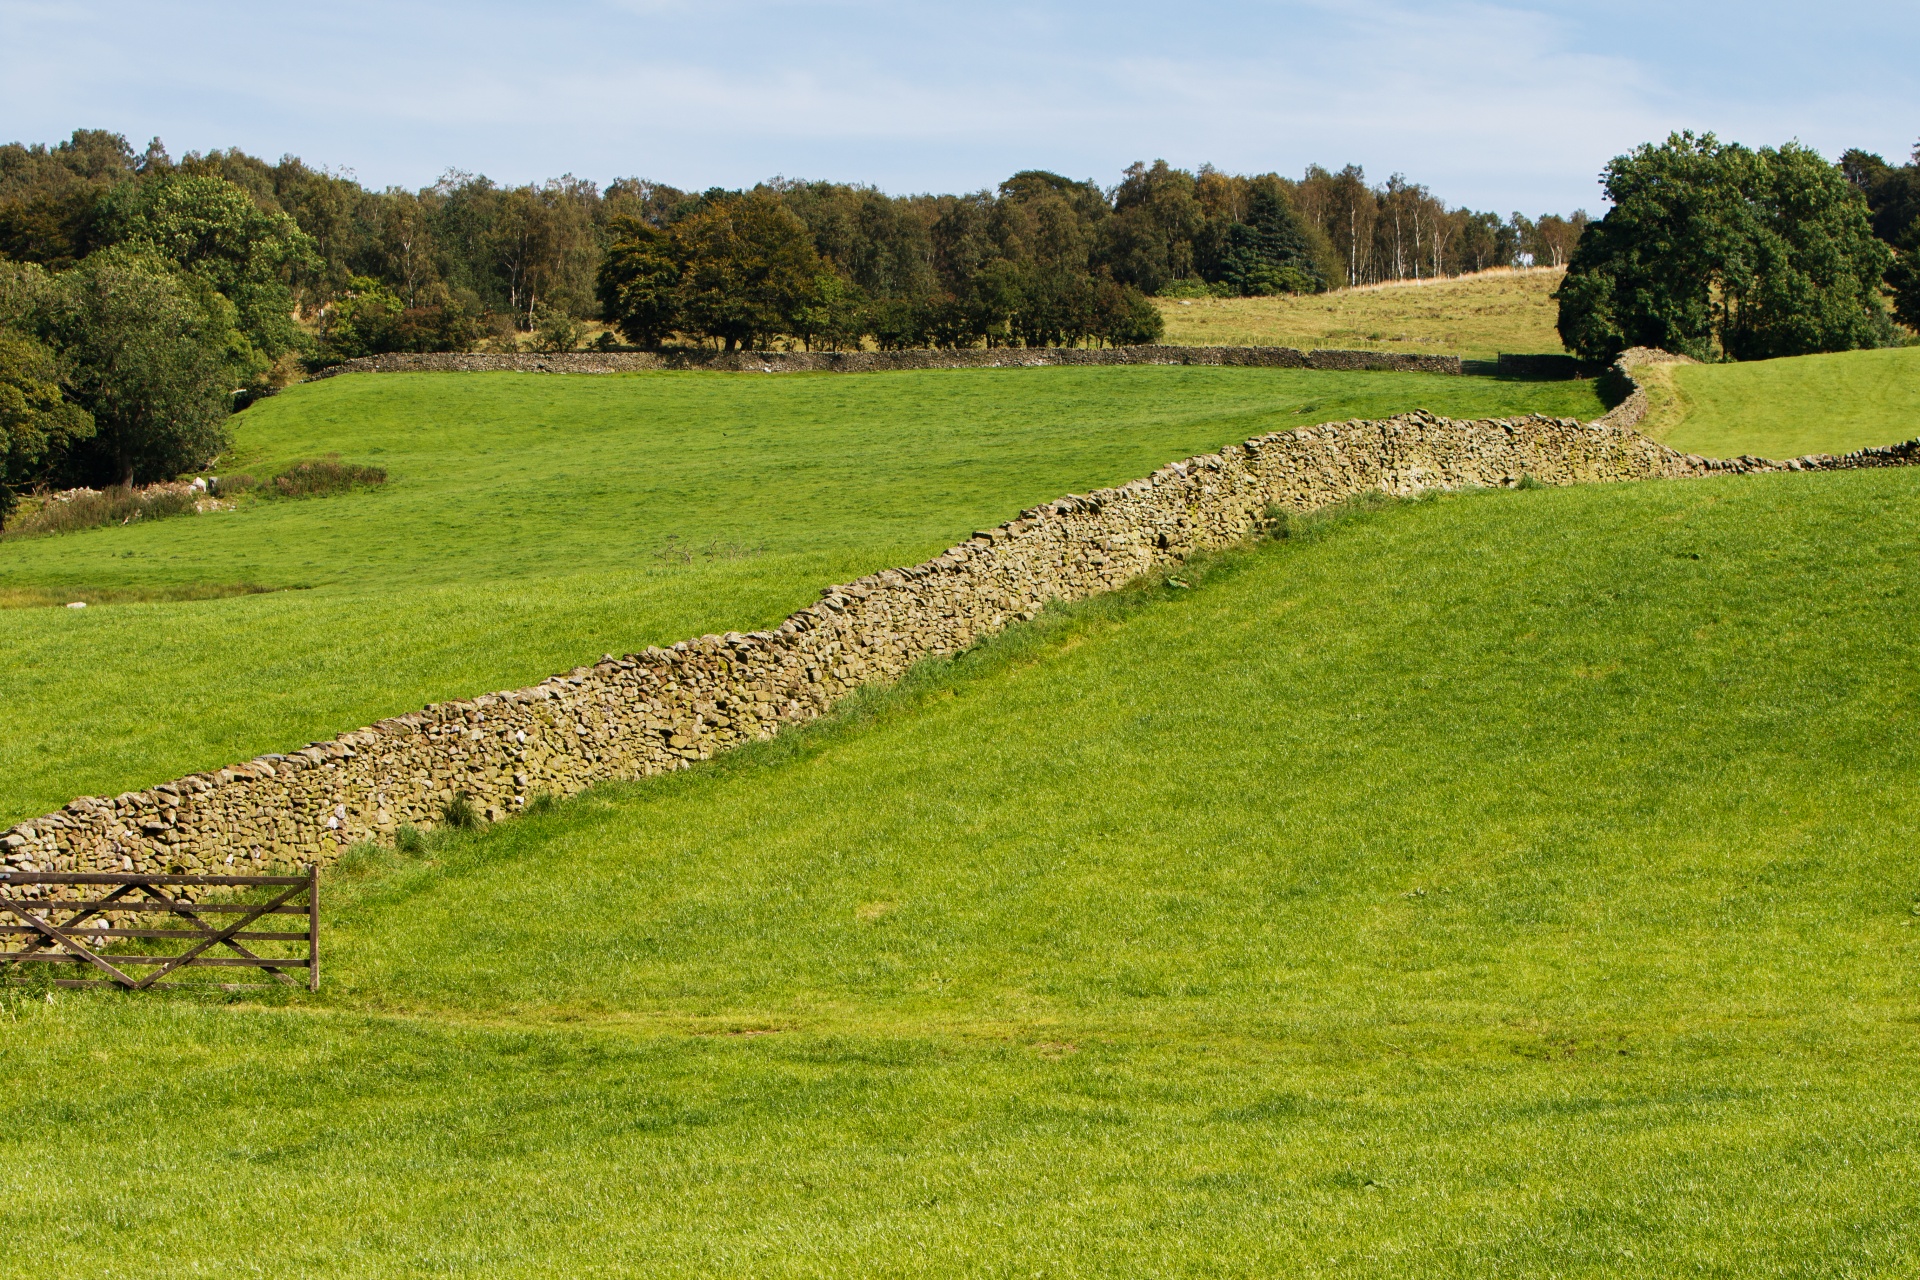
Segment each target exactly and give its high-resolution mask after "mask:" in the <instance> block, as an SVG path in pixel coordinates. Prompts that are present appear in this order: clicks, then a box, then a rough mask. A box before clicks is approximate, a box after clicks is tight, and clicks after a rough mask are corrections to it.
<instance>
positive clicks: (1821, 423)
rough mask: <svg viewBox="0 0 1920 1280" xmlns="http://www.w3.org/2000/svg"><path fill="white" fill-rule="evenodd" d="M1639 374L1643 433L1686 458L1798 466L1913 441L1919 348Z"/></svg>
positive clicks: (1917, 426)
mask: <svg viewBox="0 0 1920 1280" xmlns="http://www.w3.org/2000/svg"><path fill="white" fill-rule="evenodd" d="M1647 372H1648V373H1649V374H1650V375H1652V378H1653V380H1654V386H1653V387H1652V388H1650V390H1651V392H1652V394H1653V397H1654V403H1655V412H1654V413H1653V414H1652V415H1650V417H1649V421H1648V422H1647V424H1646V430H1647V433H1648V434H1649V435H1652V436H1654V437H1655V438H1656V439H1661V440H1664V441H1665V442H1666V443H1668V444H1670V445H1672V446H1673V447H1674V448H1676V449H1684V450H1686V451H1687V452H1689V453H1701V454H1706V455H1707V456H1709V457H1730V456H1733V455H1735V454H1740V453H1757V454H1760V455H1761V456H1763V457H1769V458H1797V457H1800V456H1802V455H1803V454H1809V453H1832V454H1842V453H1847V452H1850V451H1852V450H1854V449H1860V448H1864V447H1866V446H1869V445H1880V444H1894V443H1896V442H1898V441H1902V440H1911V439H1913V438H1914V437H1915V436H1920V347H1901V348H1896V349H1893V350H1886V351H1847V352H1841V353H1839V354H1836V355H1825V356H1800V357H1796V358H1794V359H1790V360H1761V361H1755V362H1753V363H1750V364H1712V365H1704V364H1703V365H1655V366H1652V367H1650V368H1649V369H1648V370H1647Z"/></svg>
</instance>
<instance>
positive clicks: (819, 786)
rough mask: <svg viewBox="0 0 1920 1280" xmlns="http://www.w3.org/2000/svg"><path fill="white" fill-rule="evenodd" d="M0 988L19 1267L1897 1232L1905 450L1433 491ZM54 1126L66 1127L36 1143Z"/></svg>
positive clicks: (838, 1263) (1221, 1260)
mask: <svg viewBox="0 0 1920 1280" xmlns="http://www.w3.org/2000/svg"><path fill="white" fill-rule="evenodd" d="M1189 580H1190V581H1192V582H1193V583H1194V587H1193V589H1192V590H1190V591H1181V590H1176V589H1173V588H1171V587H1164V586H1162V587H1155V588H1152V589H1150V590H1145V591H1137V592H1133V593H1129V594H1126V595H1123V596H1121V597H1109V598H1106V599H1104V600H1099V601H1093V602H1088V603H1087V604H1085V605H1082V606H1079V607H1077V608H1075V609H1073V610H1070V611H1065V612H1055V613H1053V614H1050V615H1047V616H1046V617H1045V618H1044V619H1043V621H1042V622H1041V623H1040V624H1037V625H1035V626H1033V627H1029V628H1024V629H1021V630H1020V631H1018V632H1017V633H1015V634H1013V635H1010V636H1008V637H1005V638H1003V639H1002V640H1001V641H999V642H997V643H995V644H993V645H991V646H989V647H988V648H987V649H985V650H984V651H982V652H980V653H977V654H975V655H972V656H969V657H966V658H963V659H962V660H960V661H959V662H957V663H954V664H945V665H935V666H932V667H929V668H923V669H922V671H921V672H920V673H919V675H918V676H917V677H916V678H915V679H914V680H913V681H912V682H911V683H910V684H909V686H908V687H907V688H905V689H903V690H901V691H898V692H894V693H891V694H882V695H876V696H872V697H869V698H867V699H865V700H864V702H863V703H862V704H861V706H860V707H858V708H856V709H855V711H854V712H853V713H851V714H850V715H849V716H847V717H846V718H845V719H844V720H843V721H841V722H839V723H837V724H833V725H829V726H825V727H822V728H818V729H815V730H812V731H809V732H806V733H803V734H800V735H796V736H794V737H792V738H787V739H783V740H780V741H777V742H774V743H770V744H763V745H762V746H759V747H755V748H751V749H749V750H747V751H745V752H742V753H738V754H736V755H734V756H731V757H727V758H725V759H723V760H721V761H716V762H714V764H713V765H711V766H706V767H702V768H701V769H699V770H696V771H694V772H693V773H690V774H685V775H679V776H675V777H670V778H663V779H656V780H653V781H651V782H648V783H642V784H630V785H624V786H616V787H607V788H602V789H600V790H598V791H596V792H594V793H590V794H589V795H588V796H586V797H583V798H581V799H580V800H577V801H574V802H570V803H566V804H563V805H561V806H559V807H558V808H557V809H556V810H555V811H553V812H551V813H548V814H545V815H542V816H536V817H532V818H529V819H526V820H523V821H517V822H514V823H511V824H506V825H503V826H501V827H498V828H494V829H492V830H489V831H486V832H482V833H478V834H474V835H470V836H453V837H449V838H447V839H445V840H442V841H439V842H437V843H436V844H435V845H434V846H433V848H432V849H431V850H430V852H429V854H428V856H427V857H425V858H423V859H418V860H415V859H405V858H398V857H393V858H388V859H385V860H374V861H370V862H367V863H365V864H363V865H362V868H361V876H360V878H359V879H354V880H349V879H347V878H345V877H336V879H335V881H334V883H333V886H332V888H330V890H329V901H330V903H331V905H330V907H329V909H328V911H327V923H326V940H327V941H326V946H327V949H328V954H329V957H330V959H329V964H330V966H331V969H330V976H329V978H328V982H327V987H326V989H325V991H324V992H323V993H322V994H321V996H319V997H317V998H309V997H305V996H298V997H294V998H293V999H292V1000H291V1001H290V1002H289V1003H288V1004H286V1005H285V1006H282V1007H249V1006H233V1007H208V1006H204V1005H197V1004H188V1003H184V1002H179V1001H175V1002H163V1001H158V1000H148V999H141V1000H134V999H112V998H91V997H78V996H71V995H61V996H58V997H56V998H55V999H54V1000H53V1001H52V1002H49V1003H41V1002H38V1001H26V1002H22V1001H19V1000H15V1001H14V1002H13V1003H12V1005H11V1006H10V1012H8V1013H6V1014H5V1015H0V1016H5V1017H7V1018H9V1019H12V1020H11V1021H9V1022H8V1025H7V1030H6V1035H5V1036H4V1037H0V1093H4V1096H6V1097H8V1098H9V1099H10V1100H11V1107H10V1112H9V1114H10V1116H11V1118H12V1123H11V1125H10V1126H9V1127H8V1130H7V1132H6V1133H5V1134H4V1135H0V1145H3V1146H4V1148H5V1149H6V1155H7V1158H6V1159H5V1160H4V1161H0V1189H3V1193H4V1195H5V1196H6V1198H7V1200H8V1203H9V1204H10V1206H11V1207H12V1212H11V1213H10V1214H9V1215H8V1217H7V1220H6V1223H7V1224H6V1225H5V1226H4V1227H0V1238H4V1239H5V1240H6V1242H7V1243H8V1244H9V1245H10V1246H11V1247H12V1251H13V1252H14V1254H15V1255H16V1256H17V1255H19V1254H21V1253H24V1252H25V1251H27V1250H29V1249H31V1250H32V1251H33V1253H34V1256H36V1257H41V1258H45V1259H48V1260H57V1261H58V1262H59V1264H60V1269H61V1270H62V1273H63V1274H73V1275H89V1276H100V1277H113V1276H136V1275H144V1274H150V1271H151V1259H152V1258H153V1257H154V1256H158V1255H160V1254H163V1253H164V1255H165V1256H166V1257H168V1258H169V1259H170V1262H171V1265H172V1266H173V1267H174V1268H175V1269H177V1270H178V1271H179V1272H181V1273H183V1274H189V1273H198V1272H205V1273H213V1272H216V1271H219V1272H228V1273H235V1272H248V1273H252V1274H267V1275H295V1274H311V1273H313V1272H315V1271H319V1270H324V1271H326V1272H327V1273H328V1274H330V1275H337V1276H344V1277H375V1276H402V1275H421V1274H485V1275H490V1276H536V1275H550V1274H589V1275H635V1276H638V1275H649V1276H653V1275H707V1274H730V1275H769V1276H786V1275H791V1276H802V1275H828V1274H862V1275H908V1274H916V1275H917V1274H978V1275H1004V1276H1013V1275H1020V1276H1028V1275H1034V1274H1042V1275H1061V1276H1065V1275H1142V1274H1155V1275H1258V1274H1273V1275H1279V1274H1286V1275H1305V1276H1313V1275H1325V1276H1352V1275H1407V1276H1435V1275H1457V1276H1476V1277H1478V1276H1488V1275H1511V1276H1531V1275H1540V1274H1552V1275H1562V1276H1611V1275H1619V1274H1682V1273H1684V1274H1690V1275H1716V1276H1730V1277H1731V1276H1741V1277H1748V1276H1772V1275H1779V1276H1785V1275H1794V1276H1802V1275H1836V1276H1838V1275H1873V1274H1888V1275H1890V1274H1909V1273H1911V1272H1912V1271H1913V1270H1914V1269H1915V1268H1916V1267H1920V1247H1917V1246H1916V1243H1915V1240H1914V1237H1913V1234H1912V1231H1911V1224H1912V1222H1913V1221H1914V1219H1915V1217H1916V1215H1920V1190H1916V1188H1920V1181H1917V1180H1916V1178H1915V1176H1914V1175H1915V1173H1916V1171H1920V1138H1917V1137H1916V1131H1915V1129H1914V1127H1913V1125H1912V1124H1911V1103H1912V1099H1913V1097H1914V1096H1915V1092H1916V1090H1917V1089H1920V1055H1917V1054H1916V1050H1915V1043H1914V1037H1913V1034H1912V1031H1913V1018H1914V1010H1915V1006H1914V997H1913V991H1914V986H1913V979H1914V972H1915V965H1916V963H1917V962H1920V944H1917V943H1916V938H1915V935H1916V933H1920V929H1916V928H1914V927H1912V926H1913V924H1914V921H1915V919H1916V915H1915V912H1916V911H1917V910H1920V906H1916V903H1917V902H1920V898H1917V897H1916V895H1920V879H1916V875H1915V871H1914V867H1913V860H1912V856H1911V850H1912V848H1913V844H1914V841H1915V838H1916V835H1920V831H1917V830H1916V828H1917V827H1920V813H1917V812H1916V809H1915V806H1914V802H1913V796H1914V795H1915V794H1916V791H1917V789H1920V750H1916V739H1915V736H1914V734H1913V733H1912V732H1911V731H1910V720H1911V717H1912V716H1913V715H1914V713H1915V709H1916V707H1920V664H1917V663H1916V661H1915V659H1914V656H1913V653H1912V650H1911V646H1909V645H1908V644H1907V643H1906V637H1907V636H1909V635H1911V634H1912V632H1913V629H1914V626H1915V623H1916V616H1915V604H1916V601H1920V491H1917V490H1916V476H1915V475H1914V474H1913V473H1911V472H1904V471H1903V472H1881V473H1852V474H1811V475H1779V476H1762V477H1748V478H1729V479H1722V480H1714V481H1696V482H1675V483H1655V484H1645V485H1637V486H1602V487H1593V488H1583V489H1567V490H1541V491H1521V492H1499V493H1480V494H1471V495H1461V496H1453V497H1441V498H1437V499H1433V500H1429V501H1422V502H1417V503H1408V504H1394V505H1389V506H1385V507H1381V508H1377V509H1374V510H1372V511H1370V512H1361V513H1358V514H1354V515H1351V516H1349V517H1347V518H1346V519H1344V520H1342V521H1340V522H1337V523H1334V524H1330V525H1328V526H1324V527H1323V528H1322V529H1321V531H1320V532H1319V534H1318V536H1314V534H1313V533H1312V532H1309V534H1308V535H1307V536H1303V537H1300V538H1296V539H1294V540H1291V541H1288V542H1285V543H1280V544H1270V545H1268V546H1266V547H1264V548H1261V549H1259V550H1257V551H1252V552H1247V553H1240V554H1235V555H1230V556H1227V557H1224V558H1222V559H1221V560H1219V561H1216V562H1214V565H1213V567H1212V569H1211V571H1208V572H1202V573H1198V574H1194V575H1191V576H1190V577H1189ZM56 1134H73V1135H84V1140H82V1139H81V1138H79V1137H76V1138H75V1142H76V1143H78V1144H80V1145H82V1146H83V1147H84V1151H85V1156H86V1159H85V1162H84V1163H82V1162H79V1161H76V1160H75V1159H74V1158H73V1157H72V1156H71V1155H69V1154H64V1153H61V1152H60V1151H59V1150H57V1148H56V1145H55V1144H54V1143H53V1142H51V1141H49V1137H50V1135H56Z"/></svg>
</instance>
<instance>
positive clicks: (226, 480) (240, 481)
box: [207, 474, 260, 498]
mask: <svg viewBox="0 0 1920 1280" xmlns="http://www.w3.org/2000/svg"><path fill="white" fill-rule="evenodd" d="M259 485H260V482H259V481H258V480H255V479H254V478H253V477H252V476H250V475H244V474H242V475H237V476H208V477H207V492H208V493H210V494H212V495H213V496H214V497H216V498H233V497H238V496H239V495H240V494H243V493H246V492H247V491H248V490H250V489H256V488H258V487H259Z"/></svg>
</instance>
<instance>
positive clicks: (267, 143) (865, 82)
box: [0, 0, 1920, 213]
mask: <svg viewBox="0 0 1920 1280" xmlns="http://www.w3.org/2000/svg"><path fill="white" fill-rule="evenodd" d="M1916 48H1920V3H1916V0H1903V2H1901V3H1889V2H1883V0H1863V2H1861V3H1851V4H1849V3H1842V2H1836V0H1828V3H1827V4H1825V5H1815V4H1808V3H1798V4H1785V3H1772V2H1770V0H1751V2H1749V3H1738V4H1736V3H1731V2H1720V0H1714V2H1710V3H1688V2H1687V0H1671V2H1669V3H1654V2H1652V0H1612V2H1610V3H1586V4H1574V3H1561V2H1559V0H1513V2H1512V3H1477V2H1476V3H1451V2H1438V3H1409V2H1405V0H1361V2H1359V3H1328V2H1322V3H1311V2H1307V3H1302V2H1298V0H1287V2H1282V3H1267V4H1256V3H1225V2H1222V0H1185V2H1184V3H1179V4H1169V3H1161V4H1141V3H1134V2H1133V0H1108V3H1105V4H1100V5H1092V4H1081V5H1068V4H1060V3H1030V4H1003V3H997V2H995V0H977V2H976V3H972V4H967V5H958V4H947V5H934V4H914V3H896V4H880V3H870V2H867V0H757V2H756V3H736V2H735V0H701V2H698V3H695V2H692V0H577V2H575V3H567V4H547V5H535V4H527V3H520V4H508V3H502V2H499V0H469V2H467V3H451V2H447V3H441V2H427V0H335V2H333V3H327V4H314V3H306V4H289V3H283V2H281V0H250V2H249V3H235V2H226V0H219V2H215V0H208V2H205V3H163V2H155V0H145V2H140V3H136V2H133V0H70V2H60V3H56V2H54V0H0V140H6V139H19V140H23V141H53V140H57V139H59V138H62V137H64V136H66V134H67V133H68V132H70V131H71V130H72V129H73V128H74V127H76V126H87V127H95V128H110V129H115V130H118V131H121V132H124V133H126V134H127V135H128V136H129V137H130V138H132V139H134V141H135V143H136V145H139V144H142V143H144V142H145V140H146V139H147V138H148V137H151V136H155V135H158V136H159V137H161V138H163V139H164V140H165V141H166V143H167V145H168V147H169V148H170V149H171V150H172V151H173V153H174V154H175V155H176V156H177V155H179V154H181V153H183V152H185V151H188V150H201V149H206V148H210V147H216V146H239V147H241V148H244V149H245V150H248V151H251V152H254V153H256V154H261V155H265V156H267V157H269V158H274V157H277V156H279V155H281V154H282V153H286V152H291V153H293V154H295V155H299V156H302V157H303V158H305V159H306V160H307V161H308V162H309V163H312V164H316V165H325V166H329V167H332V168H336V169H350V170H352V171H353V172H354V173H355V174H356V175H357V176H358V177H359V178H360V179H361V180H362V181H363V182H366V183H368V184H370V185H373V186H383V185H387V184H398V185H404V186H415V187H417V186H421V185H425V184H427V183H429V182H431V181H433V179H434V178H435V177H437V176H438V175H439V174H440V173H442V172H443V171H445V170H448V169H463V170H467V171H471V172H477V173H486V174H488V175H490V176H492V177H494V178H495V179H497V180H501V181H508V182H518V181H525V180H529V179H538V178H544V177H551V176H555V175H558V174H561V173H567V172H570V173H574V174H577V175H579V176H582V177H590V178H594V179H597V180H599V181H602V182H604V181H606V180H608V179H610V178H613V177H616V176H624V175H638V176H643V177H650V178H654V179H656V180H659V181H663V182H671V183H673V184H675V185H677V186H682V187H689V188H703V187H707V186H713V185H721V186H739V185H742V184H750V183H752V182H754V181H756V180H758V179H761V178H765V177H770V176H773V175H776V174H784V175H787V176H790V177H809V178H834V179H840V180H850V181H865V182H871V183H873V184H875V185H877V186H879V187H881V188H883V189H885V190H888V191H892V192H908V191H925V190H939V191H955V190H974V189H978V188H981V187H986V186H991V185H993V184H994V183H996V182H998V181H999V180H1000V179H1001V178H1003V177H1005V176H1006V175H1007V174H1009V173H1012V172H1014V171H1015V170H1018V169H1023V168H1047V169H1054V170H1058V171H1060V172H1063V173H1067V174H1070V175H1072V176H1074V177H1092V178H1096V179H1098V180H1099V181H1101V182H1103V183H1109V184H1110V183H1112V182H1114V181H1116V180H1117V178H1118V176H1119V173H1120V170H1121V169H1122V168H1124V167H1125V166H1126V165H1127V163H1128V162H1130V161H1132V160H1135V159H1148V160H1151V159H1153V158H1156V157H1165V158H1166V159H1167V160H1169V161H1172V162H1173V163H1175V164H1179V165H1183V166H1189V167H1191V166H1196V165H1198V164H1200V163H1202V162H1205V161H1211V162H1212V163H1214V164H1216V165H1218V166H1219V167H1221V168H1223V169H1228V170H1233V171H1243V172H1255V171H1265V170H1269V169H1273V170H1278V171H1280V172H1282V173H1286V174H1298V173H1299V172H1300V170H1301V169H1302V168H1303V167H1304V166H1306V165H1307V164H1309V163H1316V162H1317V163H1321V164H1326V165H1329V166H1336V167H1337V166H1339V165H1341V164H1344V163H1347V162H1353V163H1357V164H1360V165H1363V166H1365V168H1366V170H1367V173H1368V175H1369V176H1370V177H1372V178H1375V179H1384V178H1385V177H1386V176H1387V175H1388V174H1389V173H1391V172H1394V171H1396V170H1397V171H1402V172H1404V173H1406V174H1407V175H1408V176H1409V177H1410V178H1412V179H1413V180H1415V181H1419V182H1424V183H1426V184H1427V185H1428V186H1430V187H1431V188H1432V189H1433V190H1434V192H1435V194H1437V195H1440V196H1442V197H1443V198H1445V199H1447V200H1449V201H1450V202H1453V203H1456V204H1470V205H1473V206H1474V207H1476V208H1491V209H1495V210H1499V211H1502V212H1506V211H1510V210H1513V209H1520V210H1524V211H1527V212H1529V213H1540V212H1545V211H1549V210H1561V211H1564V210H1569V209H1571V208H1573V207H1575V206H1585V207H1587V208H1589V209H1592V210H1595V211H1598V210H1599V209H1600V208H1601V202H1600V198H1599V191H1598V188H1597V185H1596V182H1595V178H1596V175H1597V174H1598V172H1599V170H1600V168H1601V166H1602V165H1604V164H1605V163H1606V161H1607V159H1608V158H1609V157H1610V156H1613V155H1615V154H1618V153H1619V152H1621V151H1624V150H1626V149H1627V148H1629V147H1631V146H1633V145H1634V144H1636V143H1638V142H1641V141H1645V140H1648V139H1653V138H1659V137H1663V136H1664V135H1665V134H1666V133H1667V132H1668V131H1669V130H1672V129H1681V128H1692V129H1695V130H1709V129H1710V130H1714V131H1716V132H1718V133H1719V134H1720V135H1721V136H1723V137H1730V138H1735V139H1738V140H1741V141H1744V142H1749V143H1752V144H1756V145H1757V144H1761V143H1776V142H1780V141H1784V140H1786V139H1788V138H1798V139H1799V140H1801V141H1802V142H1804V143H1806V144H1807V145H1809V146H1812V147H1815V148H1816V149H1818V150H1820V151H1822V152H1823V153H1825V154H1826V155H1828V156H1830V157H1831V156H1837V155H1838V154H1839V152H1840V151H1841V150H1843V149H1845V148H1846V147H1848V146H1856V145H1857V146H1864V147H1867V148H1869V149H1871V150H1878V151H1881V152H1882V153H1884V154H1886V155H1887V156H1888V157H1889V158H1896V157H1899V158H1904V157H1905V156H1906V155H1907V153H1908V152H1909V151H1910V150H1911V149H1912V147H1913V145H1914V143H1915V141H1916V140H1917V139H1920V59H1916V58H1914V57H1913V51H1914V50H1915V49H1916Z"/></svg>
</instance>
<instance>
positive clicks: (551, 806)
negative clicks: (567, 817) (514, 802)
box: [527, 791, 560, 813]
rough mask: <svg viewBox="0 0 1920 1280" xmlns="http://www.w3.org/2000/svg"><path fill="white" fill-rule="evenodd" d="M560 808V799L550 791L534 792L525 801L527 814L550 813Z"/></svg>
mask: <svg viewBox="0 0 1920 1280" xmlns="http://www.w3.org/2000/svg"><path fill="white" fill-rule="evenodd" d="M559 807H560V798H559V797H558V796H556V795H554V794H553V792H551V791H536V792H534V793H533V795H532V796H531V797H529V798H528V800H527V812H528V813H552V812H553V811H554V810H555V809H557V808H559Z"/></svg>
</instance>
